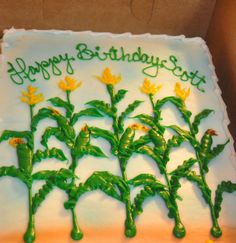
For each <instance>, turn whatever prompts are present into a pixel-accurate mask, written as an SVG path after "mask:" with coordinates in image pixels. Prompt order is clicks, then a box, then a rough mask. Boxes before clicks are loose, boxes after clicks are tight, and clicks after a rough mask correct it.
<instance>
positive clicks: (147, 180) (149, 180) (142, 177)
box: [128, 174, 166, 190]
mask: <svg viewBox="0 0 236 243" xmlns="http://www.w3.org/2000/svg"><path fill="white" fill-rule="evenodd" d="M128 183H129V184H131V185H132V186H134V187H137V186H143V185H148V186H151V185H152V186H155V188H156V189H162V190H163V189H166V187H165V186H164V185H163V184H162V183H161V182H160V181H158V180H157V178H156V177H155V176H154V175H151V174H139V175H138V176H136V177H134V178H133V179H131V180H129V181H128Z"/></svg>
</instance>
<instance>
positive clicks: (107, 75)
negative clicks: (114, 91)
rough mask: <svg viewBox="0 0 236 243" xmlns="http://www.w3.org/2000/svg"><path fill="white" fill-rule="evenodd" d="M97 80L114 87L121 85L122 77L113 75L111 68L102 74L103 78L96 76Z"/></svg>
mask: <svg viewBox="0 0 236 243" xmlns="http://www.w3.org/2000/svg"><path fill="white" fill-rule="evenodd" d="M96 78H97V79H98V80H100V81H101V82H102V83H104V84H112V85H115V84H117V83H119V82H120V80H121V76H120V75H119V76H115V75H113V74H112V73H111V71H110V68H105V69H104V71H103V73H102V77H99V76H96Z"/></svg>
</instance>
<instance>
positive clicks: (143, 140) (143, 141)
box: [133, 135, 151, 150]
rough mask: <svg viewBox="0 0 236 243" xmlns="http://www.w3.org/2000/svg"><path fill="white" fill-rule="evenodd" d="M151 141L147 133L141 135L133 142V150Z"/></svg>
mask: <svg viewBox="0 0 236 243" xmlns="http://www.w3.org/2000/svg"><path fill="white" fill-rule="evenodd" d="M150 142H151V139H150V137H149V135H143V136H141V137H139V138H138V139H137V140H135V141H134V142H133V147H134V150H138V149H139V148H140V147H142V146H143V145H146V144H148V143H150Z"/></svg>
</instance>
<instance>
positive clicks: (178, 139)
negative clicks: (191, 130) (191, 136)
mask: <svg viewBox="0 0 236 243" xmlns="http://www.w3.org/2000/svg"><path fill="white" fill-rule="evenodd" d="M186 140H187V138H186V137H184V136H181V135H177V136H176V135H174V136H172V138H170V139H168V141H167V147H168V148H176V147H179V146H180V145H181V144H182V143H183V142H185V141H186Z"/></svg>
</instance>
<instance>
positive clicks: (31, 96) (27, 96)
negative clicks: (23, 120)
mask: <svg viewBox="0 0 236 243" xmlns="http://www.w3.org/2000/svg"><path fill="white" fill-rule="evenodd" d="M37 90H38V88H36V87H33V86H31V85H29V86H28V88H27V91H22V96H21V97H20V99H21V101H22V102H24V103H27V104H28V105H35V104H38V103H39V102H41V101H43V100H44V98H43V94H41V93H40V94H35V92H36V91H37Z"/></svg>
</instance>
